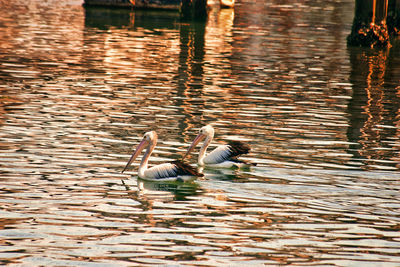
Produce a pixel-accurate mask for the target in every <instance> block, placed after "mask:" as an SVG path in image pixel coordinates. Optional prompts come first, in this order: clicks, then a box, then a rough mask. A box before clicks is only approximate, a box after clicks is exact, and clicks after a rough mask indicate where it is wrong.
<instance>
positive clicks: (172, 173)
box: [141, 163, 178, 179]
mask: <svg viewBox="0 0 400 267" xmlns="http://www.w3.org/2000/svg"><path fill="white" fill-rule="evenodd" d="M177 176H178V175H177V167H176V165H174V164H172V163H163V164H159V165H156V166H154V167H151V168H149V169H147V170H145V171H144V177H141V178H143V179H145V178H147V179H162V178H176V177H177Z"/></svg>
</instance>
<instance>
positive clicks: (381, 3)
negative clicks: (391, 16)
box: [347, 0, 390, 47]
mask: <svg viewBox="0 0 400 267" xmlns="http://www.w3.org/2000/svg"><path fill="white" fill-rule="evenodd" d="M388 1H389V0H356V3H355V4H356V6H355V14H354V20H353V27H352V29H351V33H350V35H349V36H348V38H347V43H348V44H349V45H353V46H369V47H386V46H389V45H390V44H389V32H388V27H387V24H386V18H387V13H388Z"/></svg>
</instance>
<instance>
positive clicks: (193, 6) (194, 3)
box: [180, 0, 207, 20]
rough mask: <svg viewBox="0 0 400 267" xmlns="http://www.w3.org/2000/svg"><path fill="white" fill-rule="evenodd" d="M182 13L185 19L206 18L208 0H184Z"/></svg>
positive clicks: (182, 17)
mask: <svg viewBox="0 0 400 267" xmlns="http://www.w3.org/2000/svg"><path fill="white" fill-rule="evenodd" d="M180 13H181V19H183V20H206V19H207V0H182V1H181V10H180Z"/></svg>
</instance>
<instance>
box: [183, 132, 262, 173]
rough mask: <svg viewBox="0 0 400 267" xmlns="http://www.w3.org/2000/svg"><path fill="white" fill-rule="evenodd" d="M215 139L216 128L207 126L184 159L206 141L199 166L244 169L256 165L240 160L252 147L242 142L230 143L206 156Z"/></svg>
mask: <svg viewBox="0 0 400 267" xmlns="http://www.w3.org/2000/svg"><path fill="white" fill-rule="evenodd" d="M213 138H214V128H213V127H212V126H211V125H206V126H204V127H202V128H201V129H200V132H199V134H198V135H197V137H196V138H195V139H194V140H193V142H192V144H191V145H190V147H189V149H188V150H187V152H186V154H185V155H184V156H183V159H185V158H186V157H187V155H189V154H190V152H192V151H193V150H194V148H195V147H196V145H197V144H198V143H200V142H201V141H202V140H204V143H203V145H202V146H201V148H200V152H199V157H198V159H197V164H198V165H199V166H210V167H222V168H231V167H243V166H246V165H247V166H249V165H255V164H254V163H249V162H245V161H243V160H240V159H238V157H239V156H240V155H243V154H247V153H249V151H250V147H249V146H248V145H247V144H245V143H243V142H240V141H229V142H228V144H227V145H220V146H218V147H217V148H215V149H214V150H213V151H211V152H210V153H209V154H208V155H206V151H207V148H208V146H209V145H210V143H211V141H212V140H213Z"/></svg>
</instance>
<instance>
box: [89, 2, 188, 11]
mask: <svg viewBox="0 0 400 267" xmlns="http://www.w3.org/2000/svg"><path fill="white" fill-rule="evenodd" d="M84 5H85V6H108V7H128V8H141V9H147V8H148V9H167V10H179V9H180V5H181V0H84Z"/></svg>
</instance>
